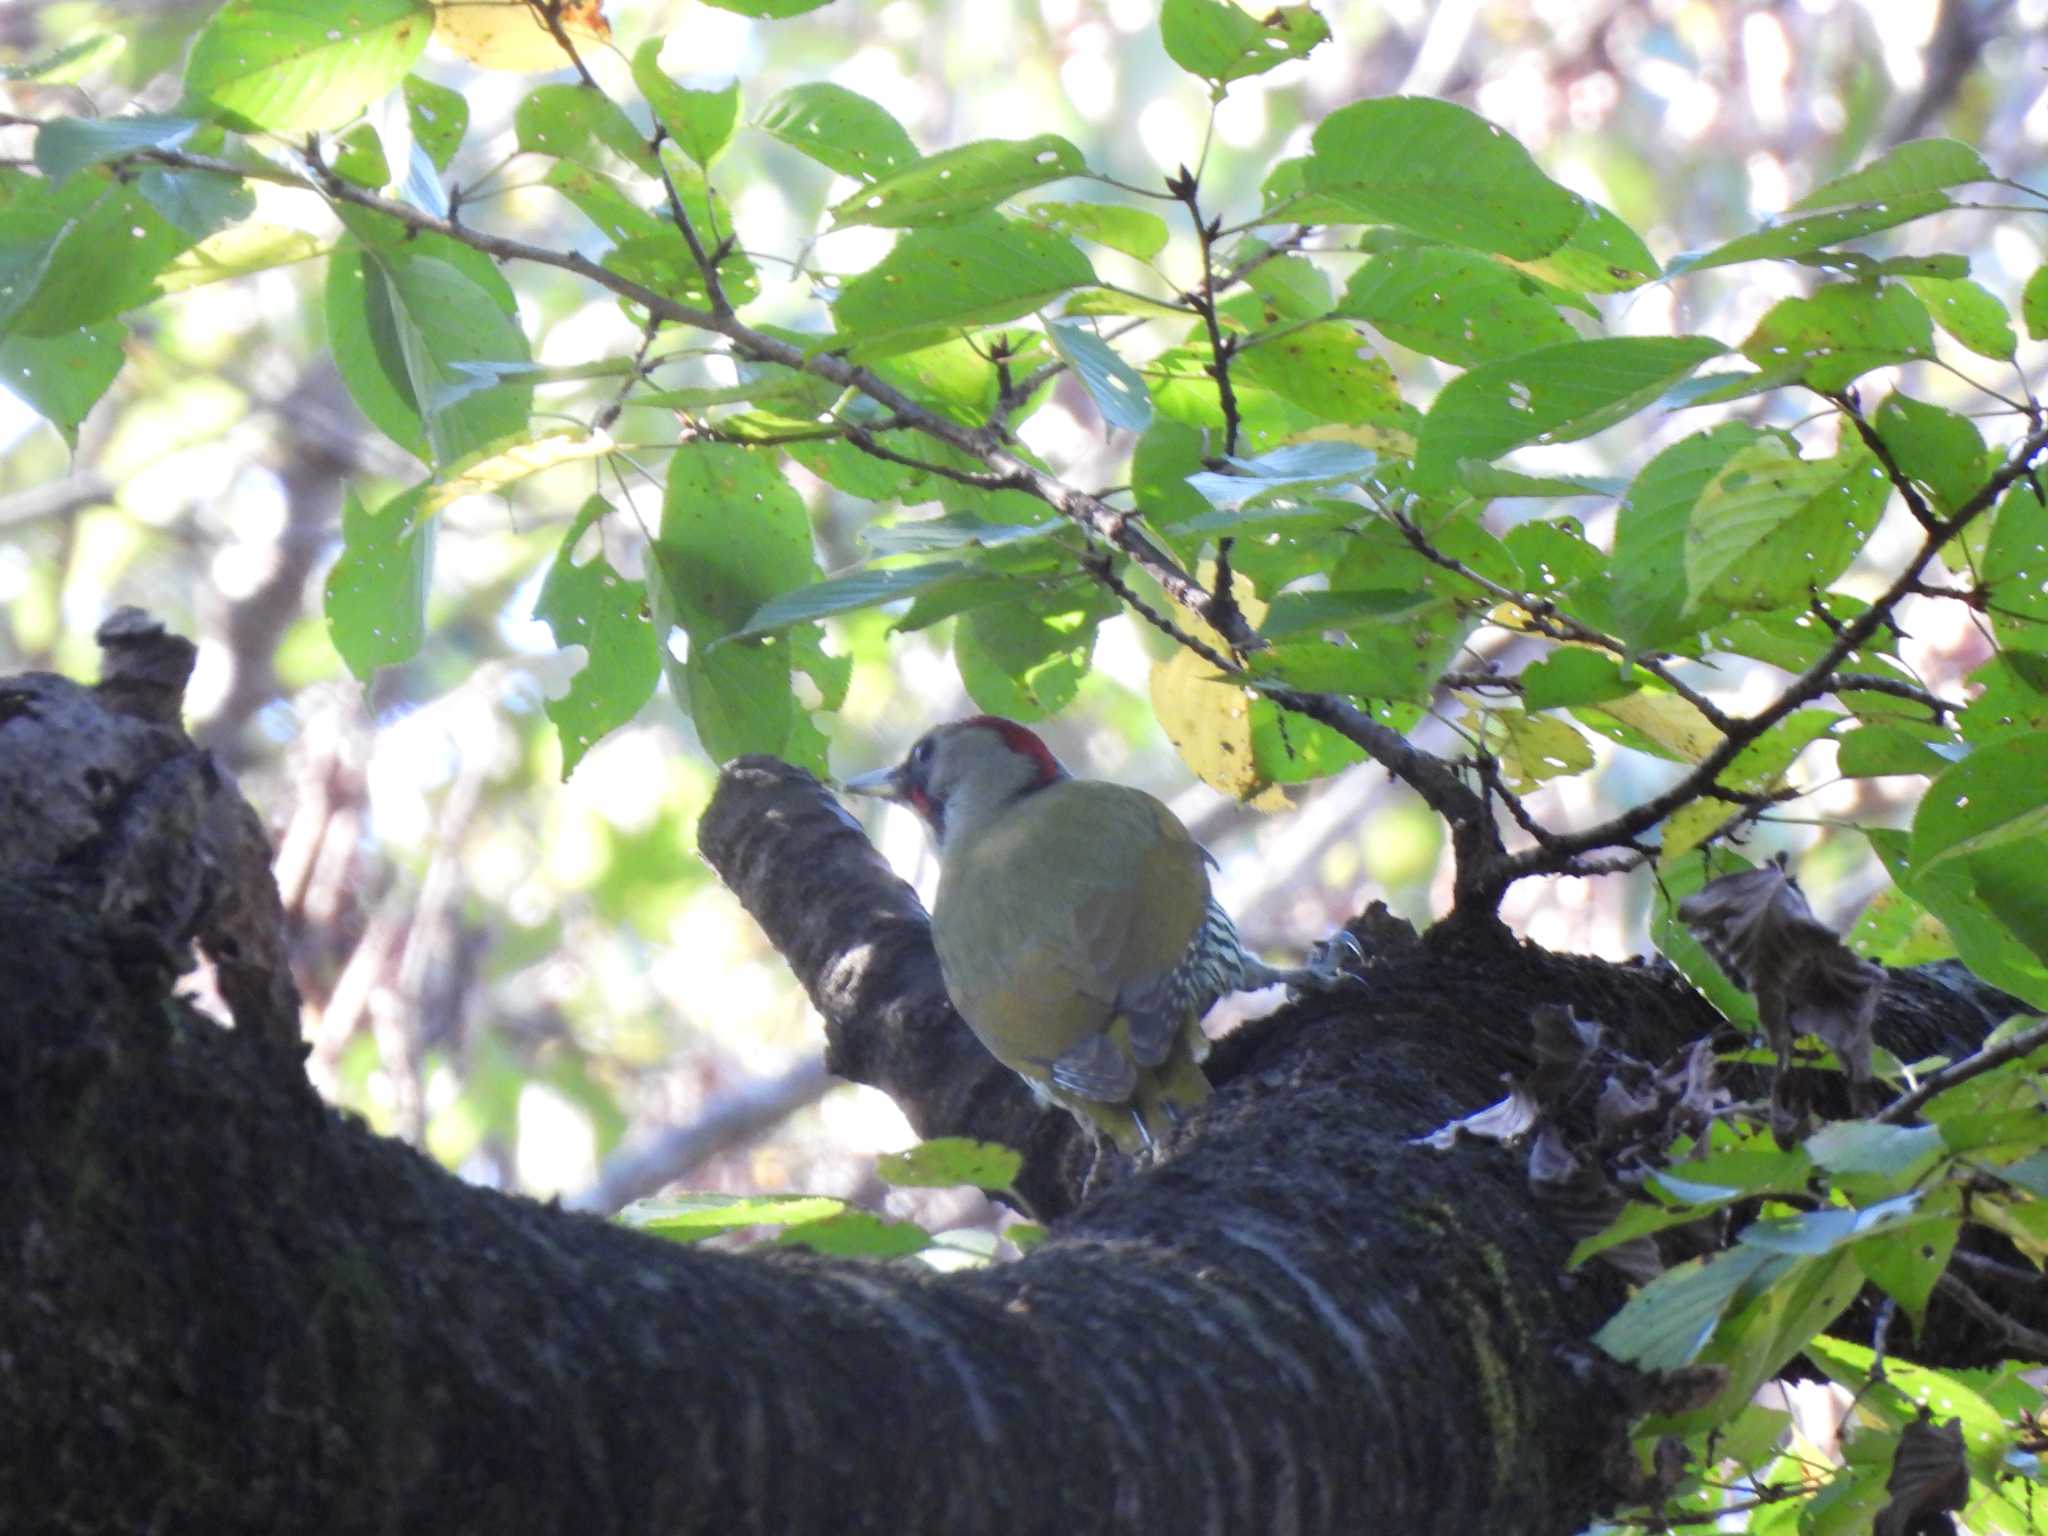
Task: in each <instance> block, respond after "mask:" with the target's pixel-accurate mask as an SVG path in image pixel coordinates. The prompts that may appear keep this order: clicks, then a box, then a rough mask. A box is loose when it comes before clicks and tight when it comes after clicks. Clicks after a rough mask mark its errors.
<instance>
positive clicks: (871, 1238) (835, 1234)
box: [707, 0, 932, 1259]
mask: <svg viewBox="0 0 2048 1536" xmlns="http://www.w3.org/2000/svg"><path fill="white" fill-rule="evenodd" d="M707 3H708V4H715V5H722V6H725V7H726V8H728V9H731V10H738V9H740V0H707ZM777 1241H778V1242H782V1243H787V1244H790V1245H792V1246H794V1247H798V1248H809V1249H810V1250H812V1251H813V1252H814V1253H822V1254H827V1255H829V1256H831V1257H832V1258H835V1259H900V1258H903V1257H905V1256H907V1255H909V1254H913V1253H921V1252H923V1251H924V1250H925V1249H927V1248H929V1247H931V1245H932V1239H931V1234H930V1233H929V1232H927V1231H925V1229H924V1228H923V1227H920V1226H919V1225H918V1224H917V1223H916V1222H914V1221H885V1220H883V1219H882V1218H881V1217H880V1216H876V1215H873V1214H871V1213H869V1212H867V1211H842V1212H840V1213H839V1214H838V1215H837V1216H828V1217H826V1218H825V1219H824V1220H823V1221H807V1222H805V1223H804V1224H803V1225H802V1226H800V1227H791V1228H790V1229H789V1230H788V1231H786V1232H784V1233H783V1234H782V1236H781V1237H780V1238H778V1239H777Z"/></svg>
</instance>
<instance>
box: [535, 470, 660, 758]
mask: <svg viewBox="0 0 2048 1536" xmlns="http://www.w3.org/2000/svg"><path fill="white" fill-rule="evenodd" d="M610 510H611V508H610V506H609V504H608V503H607V502H606V501H605V499H604V498H603V497H602V496H593V497H591V498H590V499H589V500H588V501H586V502H584V504H583V509H582V510H581V511H580V512H578V513H577V514H576V520H575V522H573V523H572V524H570V526H569V532H568V533H567V534H566V535H565V536H564V537H563V539H562V545H561V548H560V549H559V550H558V551H557V552H556V555H555V560H554V564H552V565H551V566H549V567H548V574H547V577H546V579H545V580H543V581H542V583H541V588H540V597H539V598H538V600H536V601H535V603H534V605H533V616H534V617H535V618H537V619H539V620H541V621H542V622H544V623H545V624H546V625H547V626H548V629H549V631H550V632H551V633H552V634H553V635H554V637H555V644H556V645H558V646H561V647H563V648H564V649H566V648H568V647H569V646H572V645H580V646H582V647H583V651H584V661H583V666H582V668H581V669H580V670H579V671H578V672H577V673H576V675H575V676H574V677H573V678H571V679H570V680H569V691H568V692H567V693H566V694H564V695H563V696H562V697H561V698H559V699H549V700H548V701H547V714H548V718H549V719H550V720H552V721H553V722H554V723H555V730H556V731H557V732H558V733H559V734H560V736H561V740H562V777H563V778H564V779H566V778H568V777H569V775H570V774H572V773H574V772H575V771H576V765H577V763H579V762H581V761H582V759H583V754H584V753H586V752H588V751H589V750H590V749H591V747H592V746H594V745H595V744H596V743H597V742H598V741H599V740H600V739H601V738H603V737H604V736H606V735H608V734H609V733H610V732H612V731H613V730H616V729H617V728H618V727H619V726H621V725H624V724H625V723H626V722H627V721H628V720H630V719H632V718H633V716H634V715H636V714H638V713H639V711H640V706H641V705H643V704H645V703H646V702H647V701H648V699H649V698H651V697H653V694H654V685H655V684H656V683H658V682H659V681H660V680H661V657H660V654H659V653H658V652H657V650H656V648H655V638H654V631H653V629H652V628H651V627H650V626H649V624H648V622H647V618H648V615H647V589H646V586H645V585H644V584H643V583H641V582H637V581H627V580H626V579H625V578H624V577H622V576H621V575H619V573H618V572H617V571H615V570H613V569H612V566H611V562H610V561H608V560H607V559H605V557H604V554H603V552H602V551H601V550H600V551H599V553H597V554H596V555H593V556H592V557H591V558H590V559H589V560H587V561H585V562H584V563H583V564H581V565H578V564H576V563H575V550H576V546H577V544H578V543H579V542H580V541H581V540H582V538H583V536H584V534H585V533H586V532H587V531H588V530H589V529H590V527H591V526H592V525H593V524H594V523H596V522H597V521H598V520H599V519H600V518H602V517H603V516H604V515H605V513H607V512H609V511H610Z"/></svg>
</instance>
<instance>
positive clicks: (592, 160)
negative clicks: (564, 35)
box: [512, 85, 661, 176]
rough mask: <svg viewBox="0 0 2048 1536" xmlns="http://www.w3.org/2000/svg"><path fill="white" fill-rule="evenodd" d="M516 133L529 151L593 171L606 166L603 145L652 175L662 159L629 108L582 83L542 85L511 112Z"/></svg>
mask: <svg viewBox="0 0 2048 1536" xmlns="http://www.w3.org/2000/svg"><path fill="white" fill-rule="evenodd" d="M512 131H513V134H514V137H515V138H516V140H517V142H518V145H519V147H520V148H521V149H522V150H525V151H526V152H527V153H529V154H538V155H552V156H554V157H555V158H556V159H558V160H570V161H574V162H575V163H576V164H578V165H581V166H584V167H585V168H587V169H589V170H593V171H603V170H604V169H605V163H606V162H605V157H604V156H602V155H600V154H598V153H597V150H598V148H599V146H603V147H604V148H606V149H609V150H610V151H611V152H612V153H613V154H615V155H617V156H618V157H619V158H620V159H621V160H624V161H625V162H627V163H628V164H629V165H632V166H633V167H635V168H636V169H638V170H640V171H643V172H645V173H646V174H647V175H649V176H654V175H658V174H659V173H660V169H661V167H660V163H659V162H658V161H657V160H656V159H655V158H654V151H652V150H651V149H649V148H648V147H647V141H646V139H644V138H642V137H641V135H640V130H639V129H638V128H637V127H635V126H634V124H633V119H632V118H630V117H628V116H626V113H625V109H624V108H622V107H621V106H619V104H618V103H617V102H615V101H613V100H612V99H611V98H610V97H609V96H606V95H605V94H604V93H603V92H601V91H593V90H591V89H589V88H588V87H587V86H582V85H543V86H541V87H540V88H539V89H538V90H535V91H533V92H530V93H529V94H528V95H527V96H526V97H525V98H524V99H523V100H522V101H521V102H520V103H519V105H518V107H516V108H515V109H514V110H513V113H512Z"/></svg>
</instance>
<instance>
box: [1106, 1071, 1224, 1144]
mask: <svg viewBox="0 0 2048 1536" xmlns="http://www.w3.org/2000/svg"><path fill="white" fill-rule="evenodd" d="M1209 1092H1210V1089H1209V1079H1208V1078H1206V1077H1204V1076H1203V1075H1202V1069H1201V1068H1200V1067H1199V1066H1197V1065H1196V1064H1195V1061H1194V1058H1193V1057H1191V1056H1189V1055H1187V1054H1185V1053H1183V1052H1180V1051H1175V1052H1174V1053H1173V1054H1172V1055H1170V1056H1168V1057H1167V1058H1166V1060H1164V1061H1162V1062H1161V1063H1160V1064H1159V1065H1158V1066H1157V1067H1154V1068H1153V1069H1152V1070H1151V1071H1149V1072H1140V1073H1139V1074H1138V1089H1137V1092H1135V1093H1134V1094H1132V1095H1131V1102H1130V1105H1129V1106H1128V1115H1127V1119H1126V1123H1125V1124H1124V1125H1123V1126H1122V1127H1119V1128H1117V1129H1116V1130H1113V1131H1112V1132H1111V1135H1112V1136H1113V1137H1114V1138H1115V1140H1116V1144H1117V1146H1118V1148H1119V1149H1120V1150H1122V1151H1123V1152H1124V1153H1125V1154H1126V1155H1128V1156H1131V1157H1136V1156H1137V1155H1138V1153H1139V1151H1140V1150H1141V1149H1142V1148H1144V1147H1147V1146H1149V1145H1151V1144H1152V1143H1153V1142H1155V1141H1157V1140H1158V1139H1159V1138H1160V1137H1161V1136H1163V1135H1164V1134H1165V1133H1166V1131H1167V1129H1168V1128H1169V1127H1171V1126H1174V1125H1178V1124H1179V1123H1180V1121H1181V1118H1182V1117H1183V1116H1184V1115H1186V1114H1187V1113H1189V1112H1190V1111H1192V1110H1195V1109H1199V1108H1200V1107H1201V1106H1202V1105H1203V1104H1204V1103H1206V1102H1207V1101H1208V1098H1209Z"/></svg>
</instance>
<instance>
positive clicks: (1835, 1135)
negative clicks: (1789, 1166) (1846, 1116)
mask: <svg viewBox="0 0 2048 1536" xmlns="http://www.w3.org/2000/svg"><path fill="white" fill-rule="evenodd" d="M1802 1145H1804V1147H1805V1148H1806V1154H1807V1156H1809V1157H1811V1158H1812V1159H1813V1160H1814V1162H1815V1163H1816V1164H1817V1165H1818V1166H1820V1167H1822V1168H1825V1169H1826V1170H1827V1171H1828V1172H1829V1173H1875V1174H1882V1175H1883V1176H1884V1177H1885V1178H1887V1179H1891V1180H1894V1181H1900V1182H1904V1181H1908V1180H1913V1179H1917V1178H1918V1177H1919V1176H1920V1175H1921V1174H1923V1173H1925V1172H1926V1171H1927V1170H1928V1169H1930V1168H1932V1167H1933V1166H1934V1165H1935V1163H1936V1162H1938V1161H1939V1160H1940V1159H1941V1158H1942V1156H1943V1155H1944V1153H1945V1151H1946V1149H1945V1148H1944V1147H1943V1145H1942V1140H1941V1132H1940V1131H1938V1130H1937V1129H1935V1128H1934V1127H1933V1126H1931V1125H1881V1124H1879V1123H1878V1122H1877V1121H1875V1120H1838V1121H1835V1122H1834V1123H1833V1124H1831V1125H1824V1126H1822V1127H1821V1128H1820V1129H1819V1130H1817V1131H1815V1132H1814V1133H1813V1134H1812V1135H1811V1136H1809V1137H1807V1138H1806V1140H1805V1142H1804V1143H1802Z"/></svg>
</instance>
